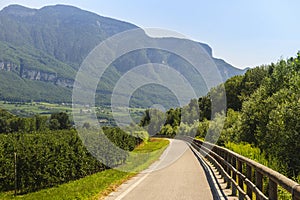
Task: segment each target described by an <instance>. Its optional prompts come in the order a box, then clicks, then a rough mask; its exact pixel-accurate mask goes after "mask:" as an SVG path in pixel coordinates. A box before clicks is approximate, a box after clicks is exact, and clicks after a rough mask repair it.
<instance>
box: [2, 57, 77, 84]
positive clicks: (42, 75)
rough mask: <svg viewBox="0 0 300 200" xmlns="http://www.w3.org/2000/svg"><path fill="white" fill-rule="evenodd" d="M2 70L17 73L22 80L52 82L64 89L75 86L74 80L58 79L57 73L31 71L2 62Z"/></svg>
mask: <svg viewBox="0 0 300 200" xmlns="http://www.w3.org/2000/svg"><path fill="white" fill-rule="evenodd" d="M0 70H3V71H9V72H14V73H17V74H18V75H19V76H20V77H21V78H25V79H29V80H34V81H43V82H50V83H53V84H55V85H59V86H62V87H68V88H72V87H73V84H74V80H71V79H67V78H61V77H58V76H57V73H54V72H44V71H40V70H35V69H29V68H25V67H23V66H20V65H17V64H14V63H12V62H0Z"/></svg>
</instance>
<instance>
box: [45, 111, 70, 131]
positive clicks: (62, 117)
mask: <svg viewBox="0 0 300 200" xmlns="http://www.w3.org/2000/svg"><path fill="white" fill-rule="evenodd" d="M56 120H57V121H56ZM51 124H52V125H51ZM50 127H52V128H51V129H52V130H57V129H61V130H62V129H70V128H71V122H70V119H69V116H68V114H67V113H64V112H59V113H52V114H51V117H50ZM53 128H54V129H53ZM55 128H57V129H55Z"/></svg>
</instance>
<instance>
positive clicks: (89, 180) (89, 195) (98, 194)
mask: <svg viewBox="0 0 300 200" xmlns="http://www.w3.org/2000/svg"><path fill="white" fill-rule="evenodd" d="M168 144H169V141H168V140H165V139H157V138H155V139H154V138H152V139H150V141H149V142H147V143H142V144H141V145H140V146H138V147H137V148H136V149H135V150H134V151H133V152H135V153H136V154H134V155H138V153H145V154H148V155H149V156H147V157H146V159H143V160H140V161H138V160H137V157H134V156H130V157H129V158H128V160H127V164H126V165H124V166H122V167H125V169H131V170H133V172H124V171H119V170H115V169H110V170H105V171H103V172H99V173H96V174H94V175H91V176H87V177H85V178H82V179H80V180H77V181H71V182H69V183H66V184H62V185H60V186H57V187H53V188H49V189H44V190H41V191H38V192H35V193H30V194H26V195H22V196H21V195H20V196H17V197H15V196H14V195H13V192H5V193H0V199H2V200H9V199H14V200H15V199H22V200H27V199H28V200H29V199H30V200H40V199H43V200H48V199H49V200H61V199H87V200H92V199H101V198H103V197H104V196H106V195H107V194H109V193H110V192H112V191H114V190H115V189H116V188H117V187H118V186H119V185H121V184H122V183H123V182H124V181H126V180H128V179H129V178H131V177H132V176H134V175H136V173H137V172H139V171H142V170H144V169H146V168H148V167H149V166H150V165H151V164H152V163H153V162H155V161H156V160H157V159H158V158H159V157H160V155H161V154H162V153H163V151H164V150H165V149H166V148H167V146H168ZM139 158H140V157H139ZM137 161H138V162H137ZM135 162H137V163H138V164H136V163H135Z"/></svg>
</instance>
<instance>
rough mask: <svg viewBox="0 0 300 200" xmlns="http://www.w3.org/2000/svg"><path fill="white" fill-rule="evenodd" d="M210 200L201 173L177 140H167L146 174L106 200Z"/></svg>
mask: <svg viewBox="0 0 300 200" xmlns="http://www.w3.org/2000/svg"><path fill="white" fill-rule="evenodd" d="M113 199H114V200H119V199H124V200H148V199H149V200H155V199H159V200H165V199H166V200H168V199H170V200H171V199H172V200H174V199H175V200H176V199H180V200H182V199H187V200H194V199H201V200H209V199H213V195H212V191H211V188H210V186H209V183H208V181H207V179H206V175H205V172H204V170H203V168H202V166H201V164H200V163H199V161H198V160H197V158H196V156H195V155H194V154H193V152H192V151H191V150H190V148H189V147H188V145H187V144H186V143H185V142H183V141H180V140H171V143H170V145H169V147H168V148H167V149H166V151H165V152H164V154H163V155H162V156H161V158H160V160H159V161H158V162H156V163H154V164H153V165H152V166H151V167H150V168H149V169H148V170H147V171H146V172H144V173H140V174H139V175H137V176H136V177H134V178H133V179H131V180H129V181H128V182H126V183H125V184H123V185H121V186H120V187H119V188H118V189H117V191H116V192H113V193H111V194H110V195H109V196H108V197H107V198H106V200H113Z"/></svg>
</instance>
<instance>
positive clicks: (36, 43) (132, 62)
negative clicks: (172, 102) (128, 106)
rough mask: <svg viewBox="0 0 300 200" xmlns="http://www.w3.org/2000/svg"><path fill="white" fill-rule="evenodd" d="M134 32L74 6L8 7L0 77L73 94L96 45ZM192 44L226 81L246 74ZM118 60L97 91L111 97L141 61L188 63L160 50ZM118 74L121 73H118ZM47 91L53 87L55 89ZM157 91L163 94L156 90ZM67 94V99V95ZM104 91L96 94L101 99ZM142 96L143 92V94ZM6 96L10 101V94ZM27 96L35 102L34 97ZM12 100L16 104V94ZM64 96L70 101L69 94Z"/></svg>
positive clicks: (1, 18)
mask: <svg viewBox="0 0 300 200" xmlns="http://www.w3.org/2000/svg"><path fill="white" fill-rule="evenodd" d="M136 28H139V27H137V26H136V25H134V24H131V23H128V22H124V21H120V20H116V19H113V18H109V17H103V16H100V15H98V14H95V13H91V12H89V11H85V10H82V9H80V8H76V7H74V6H68V5H60V4H59V5H55V6H46V7H43V8H41V9H31V8H26V7H24V6H20V5H16V4H15V5H10V6H8V7H5V8H4V9H2V10H1V11H0V52H2V53H1V54H0V63H2V66H3V67H2V68H1V66H0V75H1V71H8V73H16V74H18V75H19V76H20V78H21V79H29V80H31V81H32V82H30V84H29V83H28V84H29V85H30V87H32V86H33V85H34V86H33V87H36V88H40V87H39V86H38V85H39V84H41V82H44V83H43V85H44V86H43V87H46V85H48V84H54V85H55V87H64V88H66V89H67V90H71V89H72V84H73V82H74V78H75V74H76V71H77V69H78V68H79V67H80V65H81V63H82V62H83V60H84V59H85V58H86V56H87V55H88V54H89V53H90V51H91V50H93V49H94V48H95V47H96V45H98V44H99V43H100V42H102V41H104V40H105V39H106V38H108V37H111V36H112V35H115V34H117V33H120V32H123V31H126V30H133V29H136ZM175 39H176V38H175ZM196 43H198V44H199V45H201V46H202V47H203V48H204V49H205V50H206V52H207V53H208V54H209V56H210V57H211V58H212V59H213V60H214V61H215V63H216V65H217V67H218V69H219V71H220V73H221V75H222V77H223V80H224V81H225V80H226V79H228V78H230V77H231V76H234V75H239V74H243V73H244V72H245V70H240V69H237V68H234V67H233V66H232V65H230V64H228V63H226V62H225V61H224V60H222V59H219V58H214V57H213V54H212V48H211V47H210V46H209V45H207V44H204V43H200V42H196ZM7 46H9V48H7ZM6 49H9V51H7V50H6ZM133 58H136V59H133ZM120 60H122V59H118V60H116V62H115V63H114V64H115V66H114V68H115V69H118V70H111V72H110V73H111V74H109V75H108V77H112V79H113V80H105V81H104V82H101V83H100V85H99V86H98V91H101V92H102V93H103V94H110V93H111V87H112V85H113V84H114V83H115V82H114V81H115V79H116V78H118V77H120V75H122V73H123V72H125V71H126V70H125V69H127V70H130V69H132V68H133V67H134V66H138V64H141V63H142V64H145V63H151V62H153V61H156V62H158V63H162V62H166V63H167V64H174V65H176V66H177V67H179V68H180V67H183V68H184V66H183V65H186V64H184V62H182V61H180V60H179V59H178V58H176V57H174V56H171V55H169V54H165V53H161V52H159V51H152V52H151V51H141V52H137V53H136V55H135V57H134V56H129V57H127V58H124V59H123V61H122V62H120ZM176 62H177V63H176ZM7 64H10V65H12V66H15V68H14V70H8V69H10V68H8V67H7ZM121 71H123V72H122V73H121ZM24 72H26V73H24ZM24 74H26V75H24ZM54 74H55V76H54ZM190 75H192V74H190ZM53 76H54V77H53ZM49 77H50V78H49ZM20 81H21V80H20ZM25 82H26V81H25ZM12 83H13V82H12ZM18 84H21V83H18ZM45 84H46V85H45ZM11 87H12V89H13V87H18V86H17V84H16V85H13V84H12V86H11ZM19 87H20V86H19ZM49 87H50V88H53V86H49ZM68 88H69V89H68ZM27 89H28V88H27ZM63 90H65V89H63ZM8 91H9V88H8V89H7V91H3V90H2V91H0V97H1V98H4V99H5V94H7V92H8ZM59 91H60V94H61V91H62V90H61V89H59ZM157 91H158V92H159V93H161V91H160V90H157ZM29 93H30V92H29ZM29 93H28V94H29ZM66 93H68V96H69V94H70V93H71V91H69V92H66ZM102 93H100V94H98V95H100V96H103V94H102ZM43 94H44V93H43ZM142 94H143V95H145V94H146V93H145V92H142ZM159 95H160V96H161V97H162V98H163V96H164V95H163V94H159ZM8 96H10V98H11V99H13V98H12V97H11V95H8ZM29 96H30V98H34V95H29ZM42 96H43V98H38V99H39V100H41V99H42V100H45V99H47V96H46V95H42ZM15 98H16V100H20V99H19V98H18V97H17V96H15ZM68 98H69V99H70V101H71V98H70V96H69V97H68ZM68 98H66V97H63V98H62V99H63V101H66V99H68ZM104 99H106V101H108V100H109V96H105V98H104ZM150 99H151V98H150ZM167 99H168V98H167ZM33 100H35V99H33ZM153 100H154V99H153ZM55 101H59V98H56V100H55ZM137 104H139V103H137ZM140 104H143V103H142V102H141V103H140Z"/></svg>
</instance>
